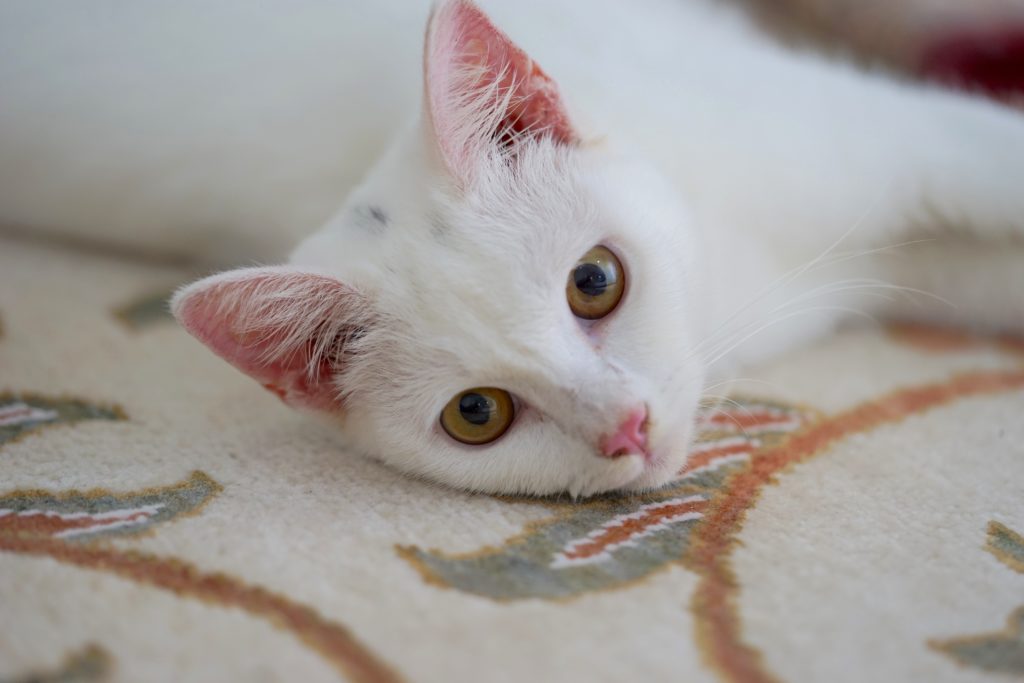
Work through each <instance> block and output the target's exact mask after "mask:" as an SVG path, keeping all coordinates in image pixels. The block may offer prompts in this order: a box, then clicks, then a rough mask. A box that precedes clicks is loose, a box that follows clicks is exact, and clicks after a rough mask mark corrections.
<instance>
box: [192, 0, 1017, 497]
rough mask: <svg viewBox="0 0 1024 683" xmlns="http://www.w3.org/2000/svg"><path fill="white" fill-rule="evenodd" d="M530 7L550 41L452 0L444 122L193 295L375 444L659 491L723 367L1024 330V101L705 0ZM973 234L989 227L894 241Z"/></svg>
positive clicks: (441, 73)
mask: <svg viewBox="0 0 1024 683" xmlns="http://www.w3.org/2000/svg"><path fill="white" fill-rule="evenodd" d="M496 7H497V6H496ZM504 9H505V10H506V14H507V16H508V18H509V22H508V23H509V26H508V29H507V30H509V31H510V33H511V34H512V35H513V36H515V38H516V40H522V41H524V42H528V44H529V47H530V51H531V52H530V55H528V54H527V53H526V52H524V51H522V50H521V49H520V48H518V47H517V46H516V45H515V44H514V43H513V42H512V41H511V40H510V39H509V38H508V37H507V36H506V34H505V33H503V32H501V31H500V30H499V29H498V28H496V27H495V25H494V24H492V23H491V21H490V20H489V19H488V18H487V16H486V15H484V14H483V13H482V11H481V10H479V9H478V8H477V7H476V6H475V5H474V4H473V3H472V2H470V1H469V0H445V1H444V2H442V3H441V4H440V5H439V6H438V7H437V8H436V9H435V11H434V13H433V15H432V18H431V20H430V23H429V26H428V30H427V37H426V49H425V51H424V64H423V73H424V81H425V83H424V85H423V88H422V91H420V92H422V93H423V95H422V99H423V107H422V113H419V114H410V116H409V121H408V123H407V125H405V126H403V127H401V128H400V129H399V130H397V131H396V132H395V134H394V140H393V143H392V144H391V146H390V148H389V150H388V151H387V152H386V153H385V154H384V155H383V157H382V158H381V159H380V160H379V162H378V163H376V165H375V166H374V167H373V168H372V170H371V171H370V172H369V174H368V175H367V176H366V179H365V181H364V182H363V183H362V184H361V185H360V186H359V187H358V188H357V189H356V190H355V191H354V192H352V194H351V196H350V197H349V199H348V201H347V203H346V204H345V206H344V207H343V208H342V210H341V211H340V213H338V214H337V216H336V217H335V218H334V219H332V220H331V221H330V222H329V223H328V224H327V225H326V226H325V227H324V228H323V229H322V230H320V231H319V232H317V233H316V234H314V235H312V236H311V237H309V238H308V239H306V240H305V241H303V242H302V243H301V244H300V245H299V246H298V248H297V249H296V250H295V252H294V254H293V255H292V257H291V259H290V264H289V265H284V266H275V267H259V268H247V269H241V270H235V271H230V272H227V273H223V274H220V275H216V276H213V277H210V278H207V279H204V280H201V281H200V282H197V283H195V284H193V285H191V286H189V287H187V288H185V289H183V290H182V291H180V292H179V293H178V294H177V295H176V296H175V298H174V301H173V310H174V313H175V315H176V316H177V317H178V319H179V320H180V321H181V322H182V324H183V325H184V326H185V327H186V328H187V329H188V330H189V331H190V332H191V333H192V334H194V335H195V336H196V337H198V338H199V339H200V340H202V341H203V342H204V343H206V344H207V345H209V346H210V347H211V348H212V349H213V351H214V352H216V353H217V354H219V355H221V356H222V357H224V358H225V359H226V360H228V361H229V362H231V363H232V364H234V365H235V366H236V367H238V368H240V369H241V370H243V371H244V372H247V373H249V374H250V375H252V376H253V377H255V378H256V379H257V380H258V381H260V382H261V383H263V384H264V385H265V386H267V387H268V388H270V389H272V390H273V391H275V392H276V393H278V394H279V395H280V396H281V397H282V398H283V399H284V400H285V401H286V402H287V403H289V404H292V405H295V406H299V407H307V408H312V409H315V410H317V411H321V412H325V413H327V414H329V415H330V416H332V418H333V419H335V420H336V421H337V423H338V424H339V426H340V428H341V431H342V433H343V434H344V435H345V437H346V439H347V441H348V442H349V444H350V445H351V447H353V448H355V449H357V450H359V451H362V452H366V453H369V454H371V455H373V456H375V457H378V458H380V459H382V460H384V461H386V462H388V463H390V464H391V465H393V466H395V467H397V468H399V469H401V470H403V471H406V472H409V473H412V474H415V475H419V476H422V477H426V478H429V479H431V480H435V481H439V482H442V483H445V484H449V485H452V486H456V487H462V488H467V489H472V490H477V491H489V492H506V493H533V494H547V493H553V492H560V491H568V492H570V493H571V494H573V495H587V494H592V493H596V492H601V491H607V490H614V489H622V490H639V489H648V488H651V487H656V486H659V485H661V484H664V483H665V482H667V481H669V480H671V479H672V478H673V476H674V475H675V474H676V473H677V472H678V471H679V470H680V468H681V467H682V466H683V465H684V463H685V461H686V457H687V447H688V443H689V439H690V437H691V434H692V432H693V421H694V415H695V410H696V407H697V405H698V401H699V399H700V397H701V395H702V390H703V388H704V387H705V386H706V382H707V381H708V378H709V377H718V376H721V375H722V374H723V373H727V372H728V371H730V370H731V369H732V368H735V367H737V366H742V365H743V364H746V363H749V362H752V361H756V360H759V359H762V358H765V357H768V356H770V355H772V354H776V353H779V352H781V351H784V350H786V349H789V348H792V347H794V346H795V345H798V344H801V343H805V342H806V341H808V340H809V339H811V338H813V337H815V336H817V335H821V334H823V333H825V332H827V331H828V330H830V329H832V328H833V327H834V326H835V324H836V323H837V322H839V321H840V320H842V319H843V318H845V317H847V316H848V315H850V314H852V313H857V312H864V313H868V314H882V315H911V316H915V317H919V318H929V319H940V320H945V321H949V322H953V323H960V324H976V325H984V326H995V327H1004V328H1005V327H1015V328H1017V329H1021V328H1022V327H1024V261H1022V260H1021V252H1020V251H1019V250H1016V248H1015V247H1012V246H1011V247H1005V248H1001V249H999V248H992V245H997V244H1010V243H1012V242H1014V241H1017V242H1018V243H1019V240H1020V239H1021V237H1022V236H1024V116H1021V114H1020V113H1018V112H1015V111H1012V110H1010V109H1004V108H1002V107H1000V106H998V105H995V104H991V103H989V102H986V101H983V100H981V99H974V98H971V97H968V96H964V95H959V94H954V93H951V92H946V91H941V90H938V89H935V88H932V87H928V86H924V85H917V84H910V83H898V82H896V81H894V80H889V79H887V78H885V77H882V76H879V75H873V74H869V73H863V72H860V71H858V70H856V69H854V68H853V67H851V66H847V65H845V64H840V63H828V62H826V61H823V60H821V59H819V58H814V57H811V56H809V55H806V54H797V53H792V52H789V51H786V50H785V49H783V48H781V47H778V46H776V45H775V44H773V43H772V42H770V41H769V40H767V39H765V38H762V37H761V36H760V35H758V34H757V33H756V32H755V31H754V30H753V29H752V28H751V27H750V26H749V25H748V24H747V23H746V22H745V21H744V20H743V19H742V17H741V16H740V15H738V14H735V13H732V12H729V11H726V10H724V9H722V8H720V7H718V6H715V5H711V4H705V3H704V2H701V1H698V0H689V1H682V0H671V1H669V0H644V1H643V2H629V3H625V2H621V1H618V2H611V1H609V2H595V3H588V4H587V5H586V7H584V5H583V4H581V3H578V2H569V0H561V1H559V2H551V1H550V0H548V1H545V2H540V0H536V1H531V2H517V3H516V6H515V12H514V13H513V12H512V11H511V9H510V8H509V7H507V6H506V7H504ZM394 38H395V37H394V36H385V37H382V38H381V40H380V44H379V45H376V46H374V49H376V50H379V51H380V53H381V54H384V55H386V54H387V53H388V51H389V49H390V48H389V47H388V40H389V39H394ZM532 57H536V58H537V59H538V61H537V62H535V61H533V59H532ZM366 59H367V60H370V61H372V60H373V59H374V58H373V55H372V54H368V55H367V57H366ZM541 63H542V64H543V65H544V70H542V69H541V67H540V66H539V64H541ZM324 68H325V69H330V68H332V67H331V65H325V66H324ZM367 68H369V67H367ZM549 74H550V75H549ZM412 77H413V76H410V77H409V78H406V79H398V81H399V82H400V83H401V84H403V85H404V84H407V83H408V82H409V80H411V79H412ZM379 87H381V88H389V87H391V84H389V83H385V82H383V81H382V82H381V83H380V85H379ZM353 96H355V95H353ZM944 227H948V228H952V227H955V228H956V229H957V230H958V231H960V232H959V233H957V234H956V235H954V236H958V237H961V238H962V237H970V238H971V239H970V240H963V239H959V240H955V242H956V244H955V245H953V244H951V245H944V246H941V247H940V246H938V245H937V242H929V243H927V244H917V245H911V246H909V247H907V248H905V249H903V250H902V252H901V253H902V255H901V256H900V257H899V258H890V257H889V248H890V247H893V246H894V245H897V244H901V243H906V242H911V241H914V240H918V239H921V238H927V237H930V236H933V235H934V236H943V235H942V234H941V232H942V229H943V228H944ZM985 244H987V245H989V246H988V247H986V246H984V245H985ZM917 289H920V290H924V291H925V292H927V293H928V295H927V296H925V295H921V296H916V297H910V296H907V292H908V291H912V290H917ZM944 300H951V301H952V302H953V303H954V304H957V305H958V307H951V306H949V305H948V304H947V303H945V302H944Z"/></svg>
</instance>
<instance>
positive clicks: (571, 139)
mask: <svg viewBox="0 0 1024 683" xmlns="http://www.w3.org/2000/svg"><path fill="white" fill-rule="evenodd" d="M423 71H424V99H425V106H424V109H425V113H426V117H427V119H428V121H427V125H428V128H429V130H430V132H431V133H432V134H433V136H434V139H435V141H436V143H437V144H436V147H437V150H438V151H439V152H440V156H441V158H442V159H443V160H444V163H445V165H446V166H447V168H448V170H449V172H450V173H451V174H452V176H453V177H454V178H455V180H456V181H457V183H458V184H459V185H462V186H465V185H468V184H470V183H471V182H472V180H473V176H474V170H475V169H476V168H477V166H478V165H479V164H480V163H481V160H482V159H485V158H486V157H487V155H490V154H494V153H495V152H497V153H510V154H513V155H514V153H515V146H516V145H517V144H518V143H519V142H521V141H523V140H526V139H530V138H539V137H548V138H550V139H551V140H553V141H555V142H556V143H559V144H574V143H576V142H577V140H578V136H577V133H576V131H575V129H574V128H573V126H572V124H571V123H570V121H569V115H568V113H567V111H566V107H565V103H564V102H563V101H562V97H561V95H560V94H559V92H558V85H557V84H556V83H555V81H554V80H553V79H552V78H551V77H550V76H548V75H547V74H546V73H544V71H543V70H541V68H540V66H539V65H538V64H537V63H536V62H534V61H533V60H532V59H531V58H530V56H529V55H528V54H526V52H524V51H523V50H522V49H521V48H520V47H519V46H518V45H516V44H515V43H513V42H512V41H511V40H510V39H509V37H508V36H507V35H505V34H504V33H502V32H501V30H499V29H498V28H497V27H496V26H495V25H494V24H493V23H491V20H490V19H489V18H488V17H487V15H486V14H484V13H483V12H482V11H481V10H480V8H479V7H477V6H476V5H475V4H474V3H473V2H471V0H443V1H442V2H440V3H439V4H438V5H437V6H436V7H435V8H434V11H433V13H432V14H431V16H430V21H429V23H428V25H427V37H426V47H425V50H424V55H423Z"/></svg>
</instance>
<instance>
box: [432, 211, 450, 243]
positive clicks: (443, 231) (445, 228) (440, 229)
mask: <svg viewBox="0 0 1024 683" xmlns="http://www.w3.org/2000/svg"><path fill="white" fill-rule="evenodd" d="M427 220H428V221H429V222H430V234H431V235H432V236H433V238H434V239H435V240H437V241H438V242H440V243H441V244H447V242H448V234H449V233H450V232H451V230H452V229H451V226H450V225H448V224H447V223H446V222H445V221H444V219H442V218H441V217H440V216H438V215H437V214H436V213H432V214H430V215H429V216H428V217H427Z"/></svg>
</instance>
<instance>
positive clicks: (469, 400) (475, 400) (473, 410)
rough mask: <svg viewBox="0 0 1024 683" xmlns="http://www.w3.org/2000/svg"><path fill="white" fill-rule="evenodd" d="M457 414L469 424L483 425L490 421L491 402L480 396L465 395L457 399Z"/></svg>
mask: <svg viewBox="0 0 1024 683" xmlns="http://www.w3.org/2000/svg"><path fill="white" fill-rule="evenodd" d="M459 413H460V414H461V415H462V417H463V419H465V420H466V422H469V423H470V424H475V425H485V424H487V422H488V421H489V420H490V419H491V402H490V401H488V400H487V398H486V397H485V396H481V395H480V394H474V393H469V394H465V395H464V396H463V397H462V398H460V399H459Z"/></svg>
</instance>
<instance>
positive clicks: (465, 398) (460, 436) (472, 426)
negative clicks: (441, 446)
mask: <svg viewBox="0 0 1024 683" xmlns="http://www.w3.org/2000/svg"><path fill="white" fill-rule="evenodd" d="M515 415H516V411H515V406H514V405H513V404H512V397H511V396H510V395H509V393H508V392H507V391H505V390H503V389H494V388H492V387H478V388H476V389H469V390H468V391H463V392H462V393H461V394H457V395H456V396H455V398H453V399H452V400H450V401H448V405H446V406H445V407H444V410H442V411H441V426H442V427H444V431H446V432H448V436H450V437H452V438H453V439H455V440H456V441H461V442H462V443H468V444H471V445H474V446H478V445H480V444H485V443H490V442H492V441H494V440H495V439H497V438H498V437H499V436H501V435H502V434H504V433H505V430H506V429H508V426H509V425H510V424H512V418H514V417H515Z"/></svg>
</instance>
